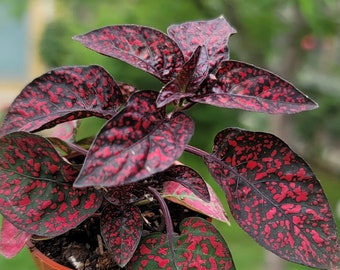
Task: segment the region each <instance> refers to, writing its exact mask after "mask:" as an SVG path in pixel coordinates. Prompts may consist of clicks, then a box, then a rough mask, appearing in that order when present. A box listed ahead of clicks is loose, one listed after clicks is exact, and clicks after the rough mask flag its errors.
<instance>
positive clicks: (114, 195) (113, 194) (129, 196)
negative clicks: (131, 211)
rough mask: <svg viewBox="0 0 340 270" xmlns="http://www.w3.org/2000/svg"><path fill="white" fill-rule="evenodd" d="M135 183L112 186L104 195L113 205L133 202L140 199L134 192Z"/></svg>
mask: <svg viewBox="0 0 340 270" xmlns="http://www.w3.org/2000/svg"><path fill="white" fill-rule="evenodd" d="M132 191H133V185H132V184H131V185H124V186H119V187H112V188H109V189H108V190H107V192H105V194H104V197H105V199H106V200H107V201H109V202H110V203H112V204H113V205H126V204H132V203H134V202H136V201H137V200H138V198H137V196H135V195H134V194H133V193H132Z"/></svg>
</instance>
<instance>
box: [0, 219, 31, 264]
mask: <svg viewBox="0 0 340 270" xmlns="http://www.w3.org/2000/svg"><path fill="white" fill-rule="evenodd" d="M30 238H31V234H29V233H27V232H24V231H21V230H19V229H17V228H16V227H15V226H13V225H12V224H11V223H10V222H8V221H7V220H6V219H3V220H2V227H1V235H0V254H1V255H2V256H4V257H5V258H7V259H10V258H13V257H14V256H15V255H17V254H18V253H19V252H20V250H22V249H23V247H24V246H25V244H26V242H27V241H28V240H29V239H30Z"/></svg>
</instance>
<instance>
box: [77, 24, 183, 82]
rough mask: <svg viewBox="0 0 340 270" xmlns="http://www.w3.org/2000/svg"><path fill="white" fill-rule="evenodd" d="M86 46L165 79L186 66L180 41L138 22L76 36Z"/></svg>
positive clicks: (162, 79) (169, 78) (166, 80)
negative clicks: (137, 23) (177, 42)
mask: <svg viewBox="0 0 340 270" xmlns="http://www.w3.org/2000/svg"><path fill="white" fill-rule="evenodd" d="M74 39H75V40H77V41H79V42H80V43H82V44H83V45H85V46H86V47H88V48H90V49H92V50H94V51H96V52H98V53H101V54H103V55H107V56H110V57H113V58H117V59H119V60H121V61H124V62H126V63H128V64H130V65H132V66H135V67H137V68H140V69H142V70H144V71H146V72H148V73H150V74H152V75H153V76H155V77H156V78H158V79H160V80H161V81H162V82H168V81H170V80H171V79H173V76H174V75H175V74H176V73H177V71H178V70H179V69H180V67H181V66H182V65H183V63H184V60H183V55H182V52H181V50H180V49H179V48H178V46H177V44H176V43H175V42H174V41H173V40H172V39H171V38H170V37H168V36H167V35H165V34H164V33H162V32H160V31H158V30H156V29H153V28H149V27H144V26H138V25H113V26H107V27H103V28H100V29H97V30H94V31H91V32H89V33H87V34H84V35H79V36H76V37H74Z"/></svg>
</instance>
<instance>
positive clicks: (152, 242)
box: [127, 217, 235, 270]
mask: <svg viewBox="0 0 340 270" xmlns="http://www.w3.org/2000/svg"><path fill="white" fill-rule="evenodd" d="M180 231H181V234H180V235H174V237H173V247H174V250H172V251H173V252H172V251H171V245H170V243H169V240H168V238H167V236H166V235H165V234H160V233H156V234H151V235H149V236H146V237H145V238H143V239H142V241H141V244H140V245H139V247H138V249H137V251H136V253H135V255H134V256H133V257H132V259H131V261H130V263H129V264H128V267H127V268H128V269H144V270H154V269H200V270H208V269H226V270H227V269H235V267H234V263H233V260H232V257H231V254H230V252H229V249H228V246H227V244H226V243H225V241H224V239H223V237H222V235H221V234H220V233H219V232H218V231H217V230H216V228H215V227H214V226H213V225H212V224H211V223H209V222H208V221H206V220H204V219H202V218H197V217H191V218H186V219H184V220H183V221H182V223H181V225H180Z"/></svg>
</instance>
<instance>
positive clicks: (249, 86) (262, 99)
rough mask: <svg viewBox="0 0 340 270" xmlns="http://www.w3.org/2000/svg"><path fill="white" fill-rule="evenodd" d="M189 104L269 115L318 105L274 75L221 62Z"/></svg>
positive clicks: (229, 62)
mask: <svg viewBox="0 0 340 270" xmlns="http://www.w3.org/2000/svg"><path fill="white" fill-rule="evenodd" d="M190 99H191V101H194V102H199V103H204V104H210V105H214V106H218V107H224V108H236V109H242V110H247V111H255V112H267V113H272V114H282V113H284V114H291V113H298V112H301V111H305V110H312V109H315V108H317V107H318V105H317V104H316V103H315V102H314V101H313V100H311V99H310V98H308V97H307V96H305V95H304V94H302V93H301V92H300V91H299V90H298V89H296V88H295V87H294V86H293V85H292V84H290V83H289V82H287V81H285V80H283V79H281V78H280V77H278V76H277V75H275V74H274V73H271V72H269V71H266V70H264V69H261V68H258V67H255V66H253V65H250V64H246V63H242V62H237V61H224V62H222V63H221V65H220V66H219V68H218V70H217V72H216V74H215V76H212V75H210V77H209V78H208V79H207V80H206V82H205V85H204V87H202V88H201V89H200V91H199V92H198V93H197V94H196V95H195V96H194V97H192V98H190Z"/></svg>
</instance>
